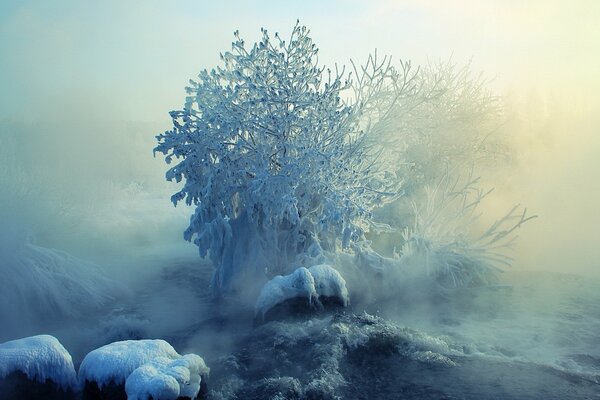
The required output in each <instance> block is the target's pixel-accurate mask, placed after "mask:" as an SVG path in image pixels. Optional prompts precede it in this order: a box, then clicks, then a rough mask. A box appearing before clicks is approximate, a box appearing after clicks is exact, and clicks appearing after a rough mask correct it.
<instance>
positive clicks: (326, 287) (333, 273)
mask: <svg viewBox="0 0 600 400" xmlns="http://www.w3.org/2000/svg"><path fill="white" fill-rule="evenodd" d="M308 272H310V274H311V275H312V276H313V278H314V280H315V289H316V290H317V295H318V296H319V297H333V298H336V299H338V300H339V301H340V302H341V303H342V305H343V306H344V307H346V306H348V304H349V303H350V296H349V295H348V289H347V288H346V281H345V280H344V278H342V275H340V273H339V272H338V271H337V270H336V269H335V268H333V267H331V266H329V265H327V264H320V265H314V266H312V267H310V268H309V269H308Z"/></svg>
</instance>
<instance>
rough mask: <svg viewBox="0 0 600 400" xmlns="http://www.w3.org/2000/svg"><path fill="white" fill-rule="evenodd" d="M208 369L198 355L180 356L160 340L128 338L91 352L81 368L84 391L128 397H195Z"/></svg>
mask: <svg viewBox="0 0 600 400" xmlns="http://www.w3.org/2000/svg"><path fill="white" fill-rule="evenodd" d="M208 373H209V369H208V367H207V366H206V364H205V363H204V360H203V359H202V357H200V356H198V355H196V354H187V355H185V356H181V355H180V354H179V353H177V351H175V349H174V348H173V346H171V345H170V344H169V343H167V342H166V341H164V340H161V339H155V340H151V339H146V340H125V341H121V342H114V343H110V344H107V345H105V346H102V347H100V348H98V349H96V350H93V351H91V352H90V353H88V355H86V356H85V358H84V359H83V362H82V363H81V366H80V367H79V382H80V384H81V385H82V386H84V393H86V392H90V393H95V394H98V393H97V392H102V391H103V390H104V389H107V390H108V391H110V392H114V391H118V392H121V393H123V395H124V393H125V392H126V393H127V398H128V399H140V400H142V399H143V400H146V399H148V398H150V396H151V397H152V399H154V400H163V399H176V398H178V397H189V398H192V399H193V398H195V397H196V396H197V395H198V392H199V391H200V384H201V383H202V381H203V379H205V378H206V377H207V376H208Z"/></svg>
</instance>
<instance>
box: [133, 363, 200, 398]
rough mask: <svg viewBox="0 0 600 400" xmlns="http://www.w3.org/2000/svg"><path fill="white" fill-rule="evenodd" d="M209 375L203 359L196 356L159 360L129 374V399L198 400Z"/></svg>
mask: <svg viewBox="0 0 600 400" xmlns="http://www.w3.org/2000/svg"><path fill="white" fill-rule="evenodd" d="M208 372H209V369H208V368H207V367H206V364H205V363H204V360H203V359H202V357H200V356H197V355H195V354H187V355H185V356H183V357H181V358H179V359H176V360H171V359H168V358H165V357H159V358H157V359H155V360H153V361H151V362H149V363H147V364H144V365H142V366H141V367H139V368H137V369H136V370H135V371H133V372H132V373H131V375H129V377H128V378H127V381H126V383H125V391H126V392H127V399H128V400H147V399H149V398H152V399H153V400H175V399H177V398H178V397H189V398H190V399H194V398H196V396H197V395H198V392H199V391H200V383H201V382H202V376H206V375H207V374H208Z"/></svg>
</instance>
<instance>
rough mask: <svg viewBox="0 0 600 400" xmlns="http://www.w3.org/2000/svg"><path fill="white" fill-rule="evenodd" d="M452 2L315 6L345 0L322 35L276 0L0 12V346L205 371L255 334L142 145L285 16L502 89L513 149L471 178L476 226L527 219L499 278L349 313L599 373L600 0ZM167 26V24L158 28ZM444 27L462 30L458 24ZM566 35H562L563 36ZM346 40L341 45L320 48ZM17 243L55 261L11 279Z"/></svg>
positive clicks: (355, 49) (285, 329) (491, 354)
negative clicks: (222, 62) (150, 349)
mask: <svg viewBox="0 0 600 400" xmlns="http://www.w3.org/2000/svg"><path fill="white" fill-rule="evenodd" d="M461 3H464V4H463V6H465V7H463V8H462V9H464V10H471V11H470V12H467V11H464V12H459V11H453V12H452V13H450V14H447V15H446V14H445V17H444V18H446V19H442V18H441V16H440V15H441V14H444V13H443V12H442V11H443V10H438V9H436V7H433V6H432V5H431V4H429V3H428V2H424V3H420V2H409V5H407V6H406V7H400V6H398V5H397V4H395V3H394V2H377V4H374V5H372V6H365V5H358V4H355V3H354V2H351V4H350V5H345V4H344V5H342V4H341V3H339V4H337V6H335V7H334V6H320V7H316V5H315V4H313V6H314V8H316V9H319V10H320V9H321V7H325V8H328V7H333V8H335V9H336V10H337V9H338V8H339V10H341V11H340V14H339V16H338V17H336V18H339V24H338V23H336V24H335V25H336V26H339V28H336V29H332V27H331V25H332V24H330V23H329V22H328V21H327V20H326V19H325V18H324V17H323V16H321V15H320V13H317V12H316V11H307V10H304V9H303V10H295V9H292V10H283V8H282V7H281V6H279V5H276V4H268V6H269V7H265V8H269V10H270V11H269V12H268V13H266V14H261V13H258V12H254V11H251V10H247V9H246V8H247V7H246V6H240V10H238V11H234V12H233V13H232V14H228V13H227V12H226V11H225V8H226V5H223V6H210V7H209V6H206V9H204V10H196V9H194V8H187V10H188V11H186V12H185V13H184V12H175V11H172V10H171V11H169V9H168V8H167V7H164V8H163V7H159V6H152V7H149V8H147V9H146V10H144V12H143V13H142V14H143V17H144V18H138V17H136V18H132V16H134V15H135V14H136V12H135V10H134V9H132V7H129V6H123V5H117V4H116V3H113V4H111V6H112V8H111V7H108V6H107V7H106V8H104V7H99V8H98V9H97V10H92V9H87V8H86V7H84V6H82V5H69V4H68V2H58V4H59V5H58V7H57V8H56V10H54V11H53V12H52V15H50V16H49V17H48V18H45V16H46V15H47V12H48V10H47V9H46V7H45V6H43V5H39V4H33V3H27V2H25V3H23V5H20V6H5V5H3V6H0V10H2V8H5V10H4V11H3V12H2V17H0V38H1V39H0V50H1V51H2V52H3V53H4V54H12V55H13V56H12V57H10V59H9V60H7V61H6V63H4V64H5V65H4V66H1V67H0V72H1V73H2V75H1V77H0V85H1V86H0V92H1V93H3V95H2V96H0V97H1V99H0V104H1V105H2V108H1V109H2V111H0V185H1V186H0V230H1V232H0V279H1V282H0V287H1V288H2V290H3V292H2V293H0V299H2V306H0V313H1V314H0V320H1V322H0V326H2V328H0V342H4V341H7V340H12V339H16V338H19V337H23V336H28V335H33V334H38V333H50V334H54V335H55V336H57V337H58V338H59V339H60V340H61V342H63V343H64V344H65V346H66V347H67V348H68V349H69V350H70V351H71V353H72V354H73V356H74V359H75V361H76V362H80V361H81V359H82V357H83V356H84V355H85V354H86V353H87V352H88V351H89V350H91V349H93V348H94V347H97V346H99V345H101V344H104V343H106V342H108V341H111V340H119V339H125V338H129V337H165V338H170V339H171V340H172V341H173V343H174V344H175V343H176V347H177V346H180V348H181V350H185V351H196V352H198V353H199V354H201V355H203V356H205V355H206V358H208V360H212V361H214V362H215V365H217V366H219V365H221V364H219V362H217V361H216V360H218V359H219V357H224V356H226V355H227V354H229V353H232V352H236V351H238V350H239V341H240V337H244V336H243V335H257V337H258V339H257V342H260V340H259V339H260V338H261V337H262V336H260V335H261V334H262V333H263V332H262V331H253V330H252V315H251V314H252V312H253V311H252V305H244V306H242V307H240V308H238V309H237V310H238V311H237V312H238V313H239V315H237V317H238V319H237V320H235V318H230V319H229V320H227V321H225V317H224V316H225V315H231V309H227V306H218V307H217V306H215V305H214V304H213V303H212V302H211V299H210V296H209V294H208V289H207V288H208V283H209V280H210V274H211V271H212V267H211V266H210V263H209V261H208V260H202V259H200V257H199V256H198V251H197V248H196V247H195V246H194V245H192V244H190V243H188V242H185V241H184V240H183V238H182V232H183V231H184V229H185V228H186V226H187V224H188V222H189V217H190V215H191V214H192V212H193V210H192V209H191V208H189V207H186V206H184V205H178V206H177V207H176V208H174V207H173V206H172V204H171V201H170V196H171V194H173V193H174V192H175V191H176V188H177V185H175V184H171V183H168V182H165V180H164V171H165V166H164V163H163V160H162V158H160V157H157V158H154V157H153V154H152V149H153V147H154V146H155V145H156V139H155V137H154V136H155V135H157V134H159V133H161V132H163V131H164V130H166V129H168V128H169V124H170V119H169V117H168V115H167V112H168V111H170V110H171V109H177V108H180V107H181V103H182V101H183V97H184V92H183V87H184V86H185V85H186V83H187V79H189V78H192V77H194V76H195V75H196V73H197V72H198V71H199V70H200V69H201V68H205V67H212V66H213V65H214V64H215V63H216V62H217V58H216V55H218V52H219V50H221V49H224V48H227V47H228V46H229V42H230V39H231V35H230V32H231V31H233V30H234V29H236V28H238V27H239V28H241V29H243V30H245V31H246V32H247V33H249V34H253V33H255V32H257V31H258V28H259V27H260V26H273V27H275V28H278V29H281V31H287V29H288V28H289V26H291V25H290V24H291V23H293V22H294V21H295V20H296V18H297V17H300V18H301V21H302V22H303V23H305V24H307V25H309V26H310V27H311V29H312V31H313V37H314V38H315V40H316V42H317V43H318V44H319V46H320V48H321V49H322V52H323V54H324V55H325V54H326V55H327V56H326V57H329V58H330V59H324V60H323V61H322V62H323V63H325V64H328V65H329V64H332V63H333V62H335V61H337V62H340V63H347V60H348V58H349V57H353V58H356V59H359V60H360V59H362V57H363V56H364V55H365V54H367V53H368V52H369V51H370V50H371V49H372V48H374V47H379V48H380V49H382V50H384V51H389V52H390V53H392V54H394V55H398V56H401V57H403V58H408V59H410V58H414V59H415V60H416V61H417V62H418V61H426V60H427V58H428V57H431V58H433V59H438V58H441V59H444V58H445V57H449V56H450V54H451V53H450V52H451V51H454V54H453V55H452V57H453V58H452V59H453V60H454V61H456V62H457V63H459V64H460V63H463V62H467V61H468V60H469V59H471V58H472V59H473V66H474V68H476V69H482V70H483V73H484V74H485V75H486V76H490V77H493V78H494V79H493V80H492V83H491V85H492V86H493V87H494V90H495V91H496V93H498V94H500V95H501V96H502V98H503V101H504V104H505V106H506V116H505V117H506V118H505V121H504V122H503V124H502V126H501V127H499V129H498V131H497V132H495V133H494V135H504V137H505V138H506V139H504V140H505V142H506V143H507V144H508V146H509V149H510V150H509V154H510V158H509V159H507V160H506V161H505V162H504V163H503V165H498V164H494V165H493V166H491V167H489V168H488V169H482V170H480V171H478V173H479V174H481V175H482V178H483V179H482V182H483V186H485V187H495V188H496V190H495V191H494V194H493V196H490V197H489V198H488V199H486V202H485V203H484V204H483V209H482V211H483V217H482V218H483V219H484V220H486V221H487V220H490V221H493V219H494V218H497V217H499V216H501V215H503V213H504V212H505V211H506V210H507V209H510V207H511V206H512V205H513V204H517V203H520V204H522V205H524V206H526V207H527V208H528V209H529V210H530V211H531V212H532V213H533V214H537V215H538V216H539V218H537V219H536V220H534V221H531V222H529V223H527V224H526V225H524V226H523V227H522V228H521V229H519V239H518V241H517V243H516V247H515V249H514V252H513V253H512V254H511V255H512V256H513V258H514V262H513V265H512V266H511V267H509V268H506V271H505V272H504V273H503V274H501V275H500V282H499V284H498V285H497V286H495V287H493V288H487V287H484V288H468V289H464V290H462V291H460V290H459V291H456V292H454V293H451V294H450V296H449V298H448V299H446V300H440V299H439V298H436V297H427V296H422V297H419V296H415V297H411V296H402V295H401V296H399V298H398V299H387V300H385V301H381V302H374V303H368V302H364V303H363V302H361V301H360V300H359V301H357V302H356V303H355V304H353V305H352V307H353V308H352V311H353V312H356V313H362V311H367V312H369V313H370V314H373V315H377V316H379V317H382V318H385V319H386V321H390V324H395V326H399V327H410V328H413V329H416V330H418V331H419V332H422V333H423V335H428V336H427V337H428V338H430V337H431V338H442V339H440V340H442V341H443V342H444V343H445V344H447V345H448V348H451V349H452V351H450V350H447V351H446V350H444V351H446V352H444V351H442V350H440V354H445V355H446V356H450V355H454V356H456V357H459V358H460V359H461V360H462V357H466V358H467V359H470V360H476V359H478V358H477V357H483V358H485V359H492V360H502V361H507V360H508V361H509V362H531V363H534V364H535V365H539V366H549V367H552V368H554V369H556V370H559V371H566V372H568V373H572V374H578V375H577V376H580V377H581V376H583V377H585V379H589V380H591V381H593V382H596V384H597V383H598V377H599V376H600V335H599V334H598V332H600V295H599V293H600V261H599V260H600V247H599V246H597V244H596V241H597V237H598V235H597V233H596V231H597V227H598V226H600V214H599V213H598V212H597V210H596V208H597V205H598V204H600V179H599V178H600V174H599V172H598V171H600V161H598V160H599V159H598V157H597V154H598V151H600V135H598V133H600V117H599V116H600V98H599V97H598V93H599V90H600V78H599V77H598V76H597V74H596V73H595V71H598V70H599V69H600V57H599V56H598V54H597V52H595V51H593V48H597V47H593V45H597V46H600V33H599V30H598V28H597V27H596V26H595V23H594V24H592V22H594V21H591V17H589V15H593V14H594V12H593V11H594V10H595V11H596V14H597V12H600V10H599V9H598V6H597V5H596V3H595V2H587V3H586V2H583V3H586V4H585V6H584V5H577V6H576V7H575V8H576V9H577V10H578V11H580V12H581V14H577V13H576V11H574V10H573V9H571V8H569V7H567V6H566V5H563V4H562V3H561V2H551V5H550V6H549V7H547V8H546V7H545V6H543V5H542V4H541V3H539V2H535V1H532V2H527V5H524V6H523V7H522V8H519V7H516V6H515V5H508V4H503V2H492V3H490V4H491V5H490V6H489V9H487V8H486V7H483V6H476V5H475V4H472V3H471V2H469V1H465V2H461ZM583 3H582V4H583ZM265 4H266V2H265ZM181 5H182V7H181V8H184V7H183V3H182V4H181ZM187 6H190V7H191V5H189V4H187ZM90 7H91V6H90ZM109 8H110V9H109ZM309 8H310V7H309ZM458 9H461V8H458ZM321 11H327V9H325V10H321ZM500 11H502V12H500ZM562 11H564V13H561V12H562ZM567 11H568V12H567ZM243 13H246V15H250V17H249V18H242V14H243ZM248 13H249V14H248ZM292 14H293V15H292ZM297 14H298V15H297ZM388 14H389V15H388ZM572 14H573V15H572ZM574 14H577V15H576V16H577V18H579V17H580V16H582V15H583V16H584V17H582V20H581V21H580V20H579V19H577V18H575V15H574ZM394 15H397V16H400V15H401V16H402V20H401V22H402V21H404V22H407V21H409V20H415V19H414V18H413V17H414V16H418V18H416V21H417V22H422V25H423V26H421V27H419V28H418V30H417V31H416V32H417V33H421V35H420V38H419V39H414V40H412V41H409V40H408V39H407V36H415V35H412V32H414V31H410V30H407V31H403V30H402V29H403V28H402V24H401V23H398V24H397V23H395V22H393V21H392V17H393V16H394ZM494 15H496V17H494ZM556 15H561V16H562V17H561V20H560V21H561V24H558V23H557V22H554V21H555V19H554V17H555V16H556ZM586 15H587V16H586ZM365 16H366V17H365ZM409 16H412V17H409ZM96 17H97V18H96ZM259 17H260V18H259ZM363 17H364V18H363ZM215 19H216V21H215ZM359 21H360V22H359ZM465 21H466V22H465ZM485 21H488V22H489V21H492V22H493V23H492V24H491V25H490V27H489V29H488V30H484V31H485V33H484V34H482V35H481V39H480V42H474V39H470V38H471V37H472V36H473V35H472V33H473V32H479V31H480V30H481V29H483V28H482V24H484V23H485ZM507 21H511V22H507ZM532 21H536V22H535V24H533V25H529V23H530V22H532ZM349 22H355V23H356V24H355V25H351V27H347V26H346V25H348V23H349ZM417 22H411V23H410V24H409V25H408V28H410V27H411V26H413V25H414V24H416V23H417ZM167 23H168V26H169V27H170V28H169V29H165V30H162V29H156V26H165V25H166V24H167ZM432 24H433V25H435V26H434V27H431V28H430V29H429V30H428V29H427V28H426V27H424V26H429V25H432ZM457 24H462V25H463V27H462V28H461V29H454V27H455V26H456V25H457ZM563 24H564V25H565V26H566V27H562V28H561V27H559V26H558V25H563ZM378 25H381V26H382V27H381V28H377V26H378ZM24 26H25V27H27V29H25V30H26V33H25V34H22V33H23V32H22V30H23V29H24V28H23V27H24ZM352 26H354V27H356V29H354V28H352ZM279 27H281V28H279ZM524 27H528V28H527V29H526V28H524ZM109 28H110V29H109ZM113 28H114V29H113ZM408 28H406V29H408ZM569 28H573V30H574V31H575V33H572V34H569V35H567V34H565V32H567V31H568V30H569ZM414 29H416V28H414ZM354 30H357V31H359V32H362V34H361V35H360V37H358V35H357V34H356V33H353V31H354ZM384 30H386V31H389V32H388V33H387V34H384V32H383V31H384ZM159 31H160V32H159ZM424 32H425V33H429V34H428V35H425V34H423V33H424ZM445 36H446V37H447V38H444V37H445ZM207 37H210V38H213V39H211V40H206V38H207ZM249 39H251V36H249ZM252 39H253V38H252ZM415 42H416V43H415ZM523 43H525V44H527V45H529V46H531V47H530V48H525V44H523ZM570 44H575V45H574V46H570ZM342 48H343V49H344V50H346V49H347V50H348V53H347V54H346V53H344V54H342V53H341V50H336V49H342ZM449 49H451V50H449ZM484 49H485V50H484ZM180 54H185V55H187V56H182V57H180V56H179V55H180ZM19 251H22V252H23V254H27V255H28V256H27V257H31V259H35V260H36V262H40V263H44V262H47V260H52V263H53V264H52V266H51V267H48V269H47V275H45V276H41V277H39V276H37V277H35V276H30V275H27V274H26V273H23V271H21V272H20V273H22V275H19V276H16V275H15V271H16V269H14V267H15V264H14V263H13V264H10V265H9V261H10V260H14V259H17V258H18V257H17V256H16V255H18V254H20V253H18V252H19ZM44 260H46V261H44ZM20 268H22V267H20ZM73 274H79V275H80V276H82V279H81V280H82V281H85V282H86V284H85V285H83V286H82V287H79V288H74V289H73V293H74V295H73V296H74V297H73V299H75V301H74V302H73V303H69V302H66V303H64V304H59V305H58V306H57V307H56V310H57V314H56V315H55V316H52V318H46V319H44V318H39V317H40V316H42V315H44V314H46V312H47V307H48V304H52V303H51V302H52V301H54V300H56V299H60V298H61V293H60V288H55V289H54V291H51V292H44V289H43V286H44V285H45V283H44V282H48V281H52V279H54V282H59V283H60V282H62V281H61V279H62V278H61V277H63V276H65V275H68V276H73ZM36 279H39V280H38V281H36ZM46 279H47V281H45V280H46ZM8 285H10V287H11V288H12V289H11V290H7V288H8V287H9V286H8ZM38 289H39V290H38ZM361 290H362V288H360V287H358V286H355V287H350V295H351V299H352V298H355V299H361V298H362V296H361ZM411 290H414V292H415V293H417V292H419V288H412V289H411ZM407 291H408V289H407ZM49 302H50V303H49ZM221 307H222V308H221ZM228 313H229V314H228ZM248 313H249V314H248ZM248 315H249V316H248ZM234 320H235V321H234ZM206 321H211V324H204V325H203V322H206ZM215 321H217V322H215ZM337 322H339V321H337ZM337 322H334V323H333V324H334V325H335V323H337ZM213 323H214V324H213ZM342 323H344V324H347V325H348V326H350V325H352V324H351V323H349V322H348V321H343V322H342ZM315 324H317V325H318V324H323V327H326V326H329V325H328V324H330V321H327V320H325V322H315ZM319 326H320V325H319ZM240 327H241V328H240ZM264 329H270V328H264ZM273 329H275V328H273ZM277 329H279V330H277V334H278V335H283V336H285V335H288V336H289V337H291V336H293V335H297V336H294V337H296V338H299V339H298V343H301V339H302V334H301V333H299V331H302V332H308V331H310V329H316V328H314V327H313V328H311V327H308V326H303V327H302V328H301V329H300V328H298V331H296V330H294V329H296V327H290V326H287V325H285V323H283V324H282V325H281V326H279V325H278V327H277ZM323 329H326V328H323ZM327 332H329V331H327ZM332 332H333V331H332ZM288 336H286V337H288ZM333 338H337V336H335V334H334V333H331V336H327V337H326V338H323V340H324V343H325V342H326V343H330V342H327V340H331V343H333V342H334V339H333ZM335 340H337V339H335ZM344 340H346V339H344ZM423 340H425V339H423ZM428 340H429V339H428ZM432 340H433V339H432ZM459 347H460V348H461V350H460V355H459V356H457V354H458V353H453V351H458V350H456V349H457V348H459ZM431 348H432V347H431ZM424 349H428V350H429V349H430V347H427V346H425V347H424ZM178 350H179V349H178ZM246 350H247V351H248V352H252V349H249V350H248V349H246ZM286 351H289V354H295V353H294V351H296V349H287V350H286ZM257 352H258V350H257ZM236 354H237V356H239V353H236ZM469 357H472V358H469ZM238 361H239V360H238ZM468 363H469V362H465V363H463V365H469V364H468ZM265 368H266V367H265ZM216 371H217V372H216V376H217V382H220V383H219V384H220V385H221V386H219V388H220V390H221V392H222V393H225V392H226V390H225V389H224V388H225V387H226V386H227V385H233V383H232V381H231V382H230V381H226V380H225V378H223V380H221V381H219V379H220V378H222V377H223V376H225V373H222V375H219V369H218V368H217V370H216ZM227 371H229V370H227ZM236 376H237V378H236V379H239V380H240V382H241V381H243V380H244V379H246V380H247V379H250V378H251V377H249V376H244V375H243V374H242V373H239V375H236ZM532 379H534V378H532ZM223 397H226V396H225V394H223ZM532 398H535V397H532Z"/></svg>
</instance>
